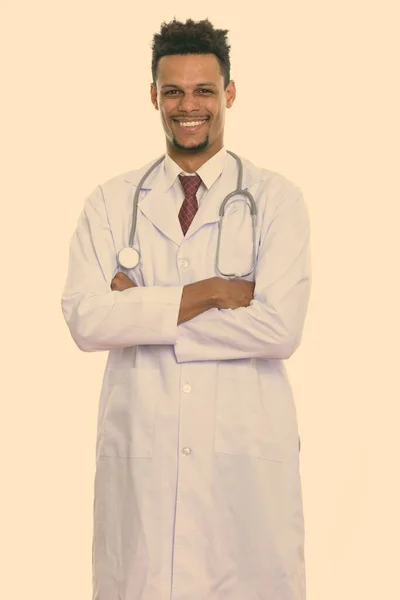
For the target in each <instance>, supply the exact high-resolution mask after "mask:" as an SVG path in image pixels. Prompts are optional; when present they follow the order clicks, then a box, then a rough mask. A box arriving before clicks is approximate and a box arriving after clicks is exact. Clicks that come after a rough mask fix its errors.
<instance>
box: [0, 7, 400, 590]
mask: <svg viewBox="0 0 400 600" xmlns="http://www.w3.org/2000/svg"><path fill="white" fill-rule="evenodd" d="M396 4H397V2H395V1H393V2H389V1H388V0H381V1H380V2H378V1H375V2H372V1H370V2H368V1H365V0H364V1H358V2H356V1H346V2H345V1H344V0H339V1H336V2H333V1H329V2H328V1H325V2H324V1H322V2H321V1H320V2H318V1H317V0H314V1H311V0H307V1H304V2H295V1H281V2H279V3H278V2H270V1H268V0H267V1H263V2H261V1H260V2H259V3H255V2H253V3H249V2H242V3H239V4H238V5H237V6H235V5H234V3H233V2H225V1H222V2H221V1H220V2H218V3H217V2H215V1H212V2H211V1H208V0H203V2H202V3H201V7H200V5H199V8H196V9H194V10H193V11H190V10H189V9H188V10H185V11H180V10H175V11H174V10H169V9H168V8H166V3H165V2H161V0H156V1H155V2H151V3H147V2H146V3H145V4H144V9H143V8H142V7H141V8H140V9H139V8H137V9H136V8H135V2H132V1H127V0H123V1H122V0H121V1H119V2H118V1H117V2H115V3H111V2H105V1H98V0H97V1H96V2H94V1H93V0H91V1H89V0H80V1H79V2H78V1H77V0H70V1H69V2H57V1H56V2H54V1H53V2H50V1H49V0H48V1H45V0H38V1H37V2H27V1H25V2H18V1H16V2H14V3H11V2H8V3H5V5H3V9H2V12H3V16H2V17H1V19H0V22H1V23H2V29H3V31H2V34H1V36H0V39H1V40H2V42H1V43H2V45H3V49H2V52H1V58H2V62H3V67H2V80H3V83H5V86H4V87H3V91H2V94H1V100H2V104H3V108H2V110H1V117H2V120H3V121H4V122H3V125H2V128H1V132H2V133H1V138H2V146H3V152H4V154H3V158H2V160H1V165H2V177H1V187H2V190H1V215H2V227H1V236H0V238H1V245H2V253H1V257H2V261H3V264H2V295H1V298H2V310H1V313H0V314H1V315H2V325H1V339H2V349H3V352H2V355H3V359H2V363H3V364H2V367H3V368H2V389H1V394H0V397H1V413H0V414H1V421H0V427H1V435H0V446H1V447H0V456H1V465H0V469H1V470H0V477H1V479H0V485H1V496H0V506H1V510H0V519H1V521H0V549H1V553H2V556H1V557H0V564H1V577H0V597H2V598H7V600H14V599H15V600H16V599H22V598H40V599H41V600H54V599H55V598H57V600H71V599H72V598H73V599H74V600H88V599H89V598H90V597H91V564H90V561H91V533H92V522H91V518H92V501H93V496H92V494H93V490H92V486H93V475H94V446H95V421H96V413H97V398H98V393H99V390H100V384H101V376H102V369H103V365H104V362H105V358H106V355H105V354H103V353H101V354H85V353H82V352H80V351H79V350H78V349H77V348H76V347H75V346H74V344H73V342H72V340H71V339H70V337H69V333H68V330H67V328H66V325H65V323H64V321H63V319H62V315H61V310H60V296H61V292H62V288H63V285H64V280H65V276H66V269H67V258H68V244H69V239H70V237H71V235H72V232H73V229H74V227H75V224H76V221H77V218H78V215H79V212H80V211H81V209H82V206H83V201H84V199H85V197H86V196H87V195H88V194H89V193H90V192H91V191H92V189H93V188H94V187H95V186H96V185H97V184H98V183H101V182H103V181H105V180H107V179H108V178H109V177H112V176H114V175H117V174H119V173H122V172H124V171H126V170H129V169H131V168H135V167H139V166H141V165H143V164H144V163H146V162H147V161H149V160H151V159H152V158H155V157H156V156H158V155H159V154H161V153H162V152H163V151H164V138H163V133H162V129H161V124H160V122H159V114H158V113H156V112H155V111H154V109H153V107H152V105H151V104H150V101H149V83H150V41H151V38H152V35H153V33H155V32H157V31H158V30H159V26H160V23H161V22H162V21H163V20H170V19H171V18H172V17H173V16H174V15H176V16H177V17H178V18H181V19H185V18H187V17H192V18H194V19H200V18H204V17H206V16H208V17H209V18H210V19H211V20H212V21H213V23H214V25H215V26H217V27H222V28H227V29H229V30H230V34H229V39H230V42H231V44H232V52H231V59H232V78H233V79H235V81H236V85H237V90H238V97H237V101H236V104H235V105H234V107H233V109H232V110H231V111H229V112H228V117H227V126H226V138H225V142H226V146H227V147H228V148H230V149H232V150H233V151H236V152H238V153H239V154H241V155H242V156H245V157H247V158H249V159H250V160H252V161H253V162H254V163H256V164H258V165H260V166H264V167H267V168H270V169H273V170H276V171H279V172H281V173H282V174H284V175H285V176H287V177H288V178H290V179H292V180H293V181H294V182H296V183H297V184H298V185H300V187H301V188H302V189H303V191H304V194H305V197H306V200H307V203H308V206H309V210H310V216H311V221H312V231H313V234H312V250H313V275H314V283H313V292H312V300H311V304H310V309H309V314H308V319H307V326H306V330H305V335H304V341H303V344H302V346H301V348H300V349H299V351H298V352H297V354H296V355H295V356H294V357H293V358H292V359H291V360H290V361H289V363H288V368H289V371H290V375H291V380H292V384H293V387H294V391H295V395H296V402H297V407H298V415H299V424H300V431H301V437H302V453H301V460H302V477H303V487H304V502H305V516H306V526H307V547H306V551H307V572H308V600H337V599H338V598H340V599H341V600H354V599H355V598H360V599H361V598H362V599H363V600H368V599H372V598H373V599H376V598H391V599H392V598H393V599H394V598H399V597H400V579H399V577H398V571H399V566H398V563H399V537H400V518H399V508H398V507H399V506H400V491H399V485H398V479H399V473H400V469H399V462H400V461H399V458H400V452H399V429H400V422H399V419H400V409H399V400H400V394H399V383H398V372H399V350H398V346H399V333H400V331H399V319H398V311H399V305H400V302H399V295H398V274H399V267H398V264H399V244H398V231H399V216H400V215H399V209H398V206H399V200H400V199H399V178H398V174H399V133H400V127H399V106H400V96H399V90H398V87H397V85H398V69H399V60H398V59H399V51H400V48H399V41H398V40H399V36H398V24H399V20H398V15H397V14H396V10H395V7H396ZM186 5H187V3H186ZM396 80H397V81H396ZM4 132H5V135H4ZM276 600H278V599H276Z"/></svg>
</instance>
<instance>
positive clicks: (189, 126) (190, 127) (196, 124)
mask: <svg viewBox="0 0 400 600" xmlns="http://www.w3.org/2000/svg"><path fill="white" fill-rule="evenodd" d="M173 121H174V123H176V124H177V125H179V127H181V128H182V129H185V130H186V131H190V132H193V131H198V130H199V129H200V128H201V127H202V126H203V125H204V123H207V122H208V119H200V120H197V121H196V120H195V119H193V121H179V120H177V119H173Z"/></svg>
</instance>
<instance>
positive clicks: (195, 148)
mask: <svg viewBox="0 0 400 600" xmlns="http://www.w3.org/2000/svg"><path fill="white" fill-rule="evenodd" d="M209 143H210V142H209V138H208V136H207V137H206V139H205V140H204V141H203V142H200V143H197V144H196V143H194V144H193V145H192V146H185V145H184V144H181V143H180V142H178V140H177V139H176V138H175V137H174V138H173V140H172V144H173V146H174V148H176V149H177V150H180V151H181V152H202V150H206V149H207V148H208V146H209Z"/></svg>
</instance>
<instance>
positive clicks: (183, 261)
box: [179, 259, 189, 269]
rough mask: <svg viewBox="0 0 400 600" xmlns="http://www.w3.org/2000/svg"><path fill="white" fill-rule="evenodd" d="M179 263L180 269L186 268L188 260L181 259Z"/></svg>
mask: <svg viewBox="0 0 400 600" xmlns="http://www.w3.org/2000/svg"><path fill="white" fill-rule="evenodd" d="M179 265H180V267H181V269H186V268H187V267H188V266H189V261H187V260H185V259H182V260H180V261H179Z"/></svg>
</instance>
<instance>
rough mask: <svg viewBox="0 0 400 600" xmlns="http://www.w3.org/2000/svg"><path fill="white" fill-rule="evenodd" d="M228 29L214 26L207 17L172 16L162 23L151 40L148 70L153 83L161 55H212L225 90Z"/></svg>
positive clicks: (228, 66)
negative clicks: (179, 19)
mask: <svg viewBox="0 0 400 600" xmlns="http://www.w3.org/2000/svg"><path fill="white" fill-rule="evenodd" d="M227 33H228V30H227V29H214V26H213V25H212V23H210V21H209V20H208V19H204V20H202V21H197V22H196V21H193V20H192V19H187V21H186V23H182V22H181V21H177V20H176V19H175V18H174V20H173V21H171V22H170V23H165V22H164V23H162V25H161V29H160V33H156V34H155V35H154V37H153V42H152V51H153V53H152V61H151V72H152V76H153V83H154V84H155V83H156V79H157V67H158V62H159V60H160V58H162V57H163V56H168V55H170V54H215V56H216V57H217V59H218V62H219V64H220V67H221V74H222V75H223V77H224V87H225V89H226V87H227V85H228V83H229V81H230V69H231V61H230V58H229V50H230V46H229V44H228V43H227V39H226V34H227Z"/></svg>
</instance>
